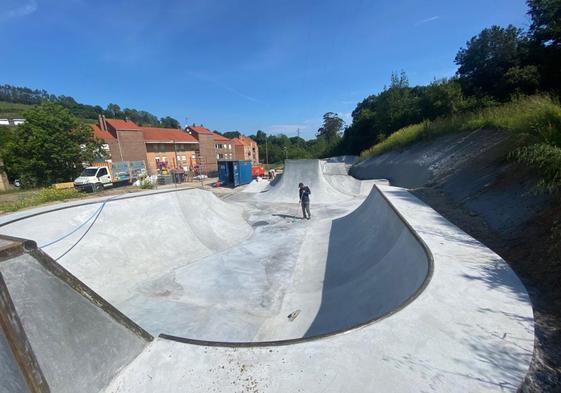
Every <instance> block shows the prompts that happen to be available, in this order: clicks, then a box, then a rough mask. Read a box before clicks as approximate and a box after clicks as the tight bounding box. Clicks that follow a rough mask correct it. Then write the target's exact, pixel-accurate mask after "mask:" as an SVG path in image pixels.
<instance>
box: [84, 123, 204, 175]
mask: <svg viewBox="0 0 561 393" xmlns="http://www.w3.org/2000/svg"><path fill="white" fill-rule="evenodd" d="M91 127H92V129H93V131H94V135H95V136H97V137H99V138H101V139H103V140H104V141H105V143H106V146H105V149H106V151H107V152H108V154H109V156H110V157H111V159H112V160H114V161H137V160H138V161H144V162H145V164H146V170H147V172H148V174H149V175H154V174H156V173H157V172H158V168H159V167H162V166H165V167H166V168H168V169H173V168H180V167H181V168H192V167H194V166H196V165H197V164H198V162H197V153H198V150H199V142H198V141H197V140H196V139H195V138H194V137H193V136H191V135H189V134H186V133H185V132H183V131H182V130H180V129H175V128H155V127H142V126H139V125H137V124H136V123H134V122H133V121H130V120H121V119H107V118H105V117H104V116H100V117H99V124H92V125H91Z"/></svg>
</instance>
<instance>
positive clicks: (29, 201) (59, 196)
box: [0, 188, 83, 212]
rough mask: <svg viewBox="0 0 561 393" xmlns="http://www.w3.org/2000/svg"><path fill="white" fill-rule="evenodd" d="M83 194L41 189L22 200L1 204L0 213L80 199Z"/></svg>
mask: <svg viewBox="0 0 561 393" xmlns="http://www.w3.org/2000/svg"><path fill="white" fill-rule="evenodd" d="M82 196H83V194H81V193H80V192H78V191H76V190H75V189H73V188H69V189H64V190H55V189H54V188H41V189H38V190H36V191H33V192H30V193H28V194H27V195H26V196H25V197H24V198H21V199H19V200H16V201H11V202H1V203H0V212H15V211H17V210H21V209H24V208H27V207H32V206H38V205H41V204H43V203H47V202H55V201H66V200H68V199H73V198H80V197H82Z"/></svg>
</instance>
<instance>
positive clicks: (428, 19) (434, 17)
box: [413, 15, 440, 27]
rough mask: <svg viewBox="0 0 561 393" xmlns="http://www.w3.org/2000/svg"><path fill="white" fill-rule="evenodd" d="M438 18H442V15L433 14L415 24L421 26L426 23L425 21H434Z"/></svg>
mask: <svg viewBox="0 0 561 393" xmlns="http://www.w3.org/2000/svg"><path fill="white" fill-rule="evenodd" d="M438 19H440V16H438V15H435V16H431V17H430V18H427V19H422V20H419V21H417V22H415V24H414V25H413V26H415V27H417V26H421V25H424V24H425V23H430V22H434V21H435V20H438Z"/></svg>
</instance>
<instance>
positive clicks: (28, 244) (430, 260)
mask: <svg viewBox="0 0 561 393" xmlns="http://www.w3.org/2000/svg"><path fill="white" fill-rule="evenodd" d="M194 189H197V188H191V187H189V188H187V187H185V188H181V189H172V190H162V191H148V192H141V193H134V194H128V195H122V194H121V195H118V196H114V197H109V198H96V199H95V200H92V201H86V202H78V203H72V202H71V203H70V204H68V205H63V206H56V205H55V206H54V207H51V208H47V209H44V208H43V209H41V208H39V209H41V210H40V211H35V212H34V211H31V212H30V214H27V215H26V214H24V215H22V216H18V217H16V218H14V219H11V220H9V219H8V220H7V221H5V222H0V228H2V227H5V226H7V225H10V224H12V223H15V222H18V221H22V220H26V219H29V218H32V217H36V216H39V215H43V214H48V213H52V212H56V211H60V210H65V209H71V208H76V207H81V206H88V205H95V204H104V203H112V202H116V201H120V200H127V199H134V198H142V197H149V196H153V195H159V194H165V193H174V192H182V191H189V190H194ZM374 190H375V192H376V193H378V194H379V195H380V196H382V200H383V201H384V203H386V205H388V206H389V208H390V209H391V210H392V212H393V213H394V214H396V216H397V217H398V219H399V220H400V221H401V223H403V224H404V225H405V228H406V229H407V230H408V231H409V232H410V233H411V234H412V235H413V237H414V239H415V240H416V241H417V242H418V243H419V245H420V246H421V248H422V249H423V251H424V253H425V255H426V258H427V273H426V276H425V278H424V280H423V282H422V283H421V285H420V286H419V287H418V288H417V289H416V290H415V291H414V292H413V293H412V294H411V295H410V296H409V297H408V298H406V299H404V300H403V301H402V302H401V303H400V304H399V305H398V306H396V307H394V308H392V309H390V310H388V311H387V312H385V313H383V314H381V315H379V316H377V317H375V318H373V319H370V320H366V321H364V322H361V323H358V324H356V325H353V326H351V327H347V328H342V329H335V330H333V331H329V332H326V333H320V334H316V335H313V336H307V337H300V338H290V339H282V340H270V341H249V342H247V341H239V342H238V341H213V340H201V339H191V338H188V337H180V336H174V335H169V334H165V333H160V334H158V337H159V338H160V339H165V340H169V341H175V342H179V343H184V344H191V345H198V346H207V347H225V348H252V347H276V346H287V345H293V344H299V343H306V342H310V341H316V340H321V339H324V338H328V337H333V336H338V335H342V334H346V333H349V332H352V331H355V330H359V329H362V328H365V327H367V326H370V325H372V324H374V323H376V322H379V321H382V320H384V319H387V318H389V317H391V316H392V315H394V314H396V313H398V312H400V311H402V310H403V309H404V308H406V307H407V306H408V305H410V304H411V303H412V302H414V301H415V299H416V298H417V297H419V295H421V293H423V291H424V290H425V289H426V288H427V286H428V285H429V283H430V281H431V279H432V277H433V272H434V257H433V254H432V251H431V250H430V248H429V247H428V246H427V244H426V243H425V241H424V240H423V239H422V238H421V237H420V236H419V234H418V233H417V232H416V231H415V230H414V229H413V227H412V226H411V225H410V223H409V222H408V221H407V220H406V219H405V218H404V217H403V215H402V214H401V213H400V211H399V210H398V209H397V208H396V207H395V206H394V204H393V203H392V202H391V201H390V200H389V198H388V197H387V196H386V195H385V193H384V192H383V191H382V190H381V189H380V188H379V187H378V185H376V184H374V185H373V189H372V191H371V192H374ZM366 199H367V198H364V200H363V201H362V202H361V204H362V203H364V201H366ZM357 208H358V206H357ZM35 210H37V209H35ZM353 211H354V210H352V211H350V212H348V213H347V214H352V213H353ZM345 216H346V215H345ZM1 219H2V218H1V217H0V220H1ZM93 225H95V224H93ZM88 230H89V228H88V229H87V230H86V233H87V231H88ZM3 238H5V239H7V240H12V241H14V240H16V241H20V242H22V245H23V247H24V249H25V252H30V251H33V249H40V247H38V246H37V243H36V242H35V241H34V240H31V239H24V238H17V237H13V236H9V235H3V234H0V239H3ZM46 255H48V254H46ZM49 258H50V257H49ZM53 262H54V263H56V262H55V261H54V259H53ZM56 264H57V265H58V263H56ZM61 268H62V269H64V270H66V269H65V268H64V267H62V266H61ZM70 274H71V275H72V276H73V277H75V276H74V275H73V274H72V273H70ZM75 278H76V279H77V280H79V281H80V282H81V283H82V284H84V285H85V286H86V287H88V288H89V285H88V284H87V283H84V282H82V281H81V280H80V279H78V278H77V277H75ZM90 289H91V288H90ZM94 292H95V291H94ZM98 296H101V295H99V294H98ZM101 297H102V296H101ZM102 298H103V297H102ZM110 304H111V303H110ZM125 316H126V314H125ZM128 318H129V317H128V316H127V319H128ZM131 322H132V320H131ZM134 324H136V325H138V326H139V327H140V328H141V329H142V331H144V333H145V334H146V335H148V336H149V337H151V338H152V339H153V338H154V336H153V335H152V334H150V333H148V332H147V331H145V330H144V328H143V327H142V325H140V324H139V323H137V322H134ZM126 326H127V327H128V328H131V326H129V325H128V324H127V325H126Z"/></svg>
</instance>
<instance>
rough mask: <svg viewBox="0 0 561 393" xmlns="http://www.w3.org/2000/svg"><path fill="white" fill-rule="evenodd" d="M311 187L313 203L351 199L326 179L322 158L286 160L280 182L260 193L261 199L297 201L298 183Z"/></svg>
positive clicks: (285, 201)
mask: <svg viewBox="0 0 561 393" xmlns="http://www.w3.org/2000/svg"><path fill="white" fill-rule="evenodd" d="M299 183H304V184H305V185H307V186H309V187H310V190H311V191H312V195H311V196H310V200H311V203H333V202H341V201H345V200H349V199H350V198H351V196H349V195H346V194H344V193H341V192H339V191H337V190H336V189H335V188H333V186H332V185H331V184H329V182H328V181H327V180H326V179H325V177H324V174H323V168H322V162H321V161H320V160H285V162H284V172H283V174H282V178H281V179H280V180H279V182H278V183H277V184H276V185H275V186H273V187H271V189H270V190H269V191H268V192H266V193H263V194H260V195H259V197H260V199H262V200H264V201H267V202H274V203H297V202H298V184H299Z"/></svg>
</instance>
